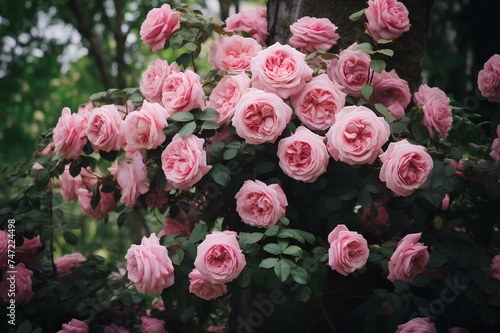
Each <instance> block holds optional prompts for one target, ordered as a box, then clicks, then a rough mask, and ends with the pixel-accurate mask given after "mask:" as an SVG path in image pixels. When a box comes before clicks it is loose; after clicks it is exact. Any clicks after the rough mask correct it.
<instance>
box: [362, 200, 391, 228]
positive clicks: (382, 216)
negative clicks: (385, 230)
mask: <svg viewBox="0 0 500 333" xmlns="http://www.w3.org/2000/svg"><path fill="white" fill-rule="evenodd" d="M373 207H375V210H376V211H377V216H375V217H374V216H372V215H371V209H370V208H365V209H363V211H362V213H361V215H360V216H359V222H360V223H361V224H362V225H363V227H365V228H370V227H371V226H376V225H385V224H386V223H387V220H388V219H389V214H388V213H387V210H386V209H385V207H384V205H383V204H382V203H381V202H378V201H375V202H374V203H373Z"/></svg>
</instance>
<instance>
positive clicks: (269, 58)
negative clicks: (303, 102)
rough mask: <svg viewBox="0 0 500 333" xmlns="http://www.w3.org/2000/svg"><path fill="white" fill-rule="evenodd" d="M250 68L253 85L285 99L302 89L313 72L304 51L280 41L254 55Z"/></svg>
mask: <svg viewBox="0 0 500 333" xmlns="http://www.w3.org/2000/svg"><path fill="white" fill-rule="evenodd" d="M250 70H251V72H252V87H254V88H258V89H262V90H264V91H267V92H272V93H275V94H276V95H278V96H279V97H281V98H283V99H285V98H288V97H289V96H290V95H294V94H297V93H298V92H299V91H301V90H302V89H303V88H304V85H305V84H306V82H307V81H309V80H310V79H311V78H312V74H313V70H312V69H311V68H309V66H308V65H307V63H306V61H305V54H304V53H301V52H299V51H297V50H296V49H294V48H292V47H290V46H288V45H281V44H280V43H275V44H274V45H272V46H269V47H268V48H267V49H264V50H262V51H260V52H259V53H258V54H257V55H256V56H255V57H253V58H252V60H251V61H250Z"/></svg>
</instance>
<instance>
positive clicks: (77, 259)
mask: <svg viewBox="0 0 500 333" xmlns="http://www.w3.org/2000/svg"><path fill="white" fill-rule="evenodd" d="M86 260H87V258H85V256H84V255H83V254H81V253H80V252H77V253H71V254H65V255H63V256H62V257H60V258H57V259H56V260H54V264H55V265H56V268H57V274H64V273H68V272H69V271H70V270H71V267H73V266H74V267H77V266H80V263H81V262H84V261H86Z"/></svg>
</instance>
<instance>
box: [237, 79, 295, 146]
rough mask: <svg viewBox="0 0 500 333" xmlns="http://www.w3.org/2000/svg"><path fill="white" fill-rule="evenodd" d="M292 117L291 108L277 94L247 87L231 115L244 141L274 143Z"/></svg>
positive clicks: (255, 143)
mask: <svg viewBox="0 0 500 333" xmlns="http://www.w3.org/2000/svg"><path fill="white" fill-rule="evenodd" d="M291 117H292V109H291V108H290V107H289V106H288V105H287V104H286V103H285V102H284V101H283V100H282V99H281V98H279V97H278V96H276V95H275V94H273V93H268V92H265V91H262V90H258V89H253V88H251V89H249V90H247V92H246V93H245V94H244V95H243V96H242V97H241V99H240V100H239V102H238V104H236V108H235V111H234V116H233V119H232V121H233V126H234V127H235V128H236V133H237V134H238V135H239V136H240V137H242V138H243V139H245V142H246V143H249V144H252V145H257V144H261V143H264V142H271V143H274V142H275V141H276V139H277V138H278V137H279V136H280V135H281V133H282V132H283V130H284V129H285V127H286V125H287V124H288V122H289V121H290V118H291Z"/></svg>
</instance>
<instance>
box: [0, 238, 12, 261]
mask: <svg viewBox="0 0 500 333" xmlns="http://www.w3.org/2000/svg"><path fill="white" fill-rule="evenodd" d="M9 239H10V237H9V233H8V232H7V231H6V230H0V268H4V267H7V264H8V258H7V253H8V252H9V251H8V248H9V247H8V244H9Z"/></svg>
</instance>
